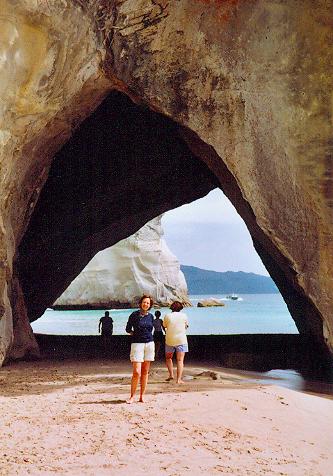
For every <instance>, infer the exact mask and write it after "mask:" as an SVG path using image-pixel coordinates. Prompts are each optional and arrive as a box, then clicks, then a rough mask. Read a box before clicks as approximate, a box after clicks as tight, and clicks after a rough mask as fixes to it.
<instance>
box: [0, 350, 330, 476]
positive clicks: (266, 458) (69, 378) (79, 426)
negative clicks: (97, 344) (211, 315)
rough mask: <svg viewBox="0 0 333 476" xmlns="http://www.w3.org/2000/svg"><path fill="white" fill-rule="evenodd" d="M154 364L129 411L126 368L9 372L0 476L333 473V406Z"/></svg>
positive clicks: (35, 365) (46, 367) (60, 366)
mask: <svg viewBox="0 0 333 476" xmlns="http://www.w3.org/2000/svg"><path fill="white" fill-rule="evenodd" d="M185 375H186V377H185V378H186V383H185V384H184V385H176V384H175V383H172V382H171V383H168V382H166V381H165V380H166V378H167V372H166V369H165V368H164V366H163V364H162V363H161V362H157V363H154V365H153V367H152V371H151V375H150V380H149V384H148V391H147V395H146V403H144V404H142V403H133V404H132V405H127V404H126V403H125V402H126V399H127V398H128V395H129V386H130V377H131V369H130V365H129V363H128V362H127V361H126V362H125V361H119V362H109V361H107V360H102V359H96V360H90V361H89V360H82V361H69V360H62V361H61V360H59V361H36V362H17V363H12V364H10V365H8V366H6V367H4V368H2V369H1V370H0V384H1V395H0V404H1V421H2V425H1V428H0V438H1V454H0V475H3V476H10V475H26V474H30V475H47V474H59V475H91V476H92V475H94V476H95V475H128V474H136V475H143V474H145V475H157V474H158V475H159V474H165V475H168V476H169V475H170V476H176V475H183V474H191V476H193V475H199V474H209V475H211V474H212V475H213V474H233V475H258V474H266V475H288V476H290V475H300V476H301V475H302V476H303V475H308V476H319V475H325V476H326V475H329V474H333V455H332V451H331V447H332V441H333V400H332V399H329V398H323V397H321V396H317V395H313V394H306V393H302V392H296V391H294V390H290V389H288V388H282V387H279V386H277V385H275V384H274V385H262V384H257V383H256V382H255V381H254V380H253V381H251V380H250V379H248V378H246V377H245V376H244V375H241V374H239V373H237V372H235V373H233V371H231V370H230V369H228V370H226V371H221V369H217V368H214V367H212V366H207V365H204V364H202V365H200V364H198V363H197V364H195V365H193V364H192V365H190V366H187V367H186V372H185Z"/></svg>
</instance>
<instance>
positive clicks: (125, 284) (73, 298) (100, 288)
mask: <svg viewBox="0 0 333 476" xmlns="http://www.w3.org/2000/svg"><path fill="white" fill-rule="evenodd" d="M142 294H149V295H150V296H152V298H153V299H154V304H156V305H158V306H168V305H170V304H171V303H172V302H173V301H176V300H178V301H181V302H182V303H183V304H184V305H187V306H188V305H190V301H189V299H188V294H187V286H186V281H185V278H184V275H183V273H182V272H181V271H180V264H179V262H178V260H177V258H176V257H175V256H174V255H173V254H172V253H171V251H170V250H169V248H168V246H167V244H166V242H165V240H164V238H163V228H162V225H161V217H157V218H155V219H154V220H151V221H150V222H149V223H147V224H146V225H145V226H144V227H142V228H141V229H140V230H139V231H137V232H136V233H134V235H132V236H131V237H129V238H126V239H125V240H122V241H121V242H119V243H117V244H116V245H114V246H112V247H111V248H108V249H106V250H103V251H100V252H99V253H98V254H97V255H96V256H95V257H94V258H93V259H92V260H91V261H90V262H89V264H88V265H87V266H86V267H85V268H84V269H83V271H81V273H80V274H79V275H78V276H77V277H76V278H75V279H74V281H73V282H72V283H71V284H70V286H69V287H68V288H67V289H66V291H65V292H64V293H63V294H62V295H61V296H60V298H58V299H57V301H56V302H55V304H54V307H61V308H83V309H87V308H100V309H105V308H106V309H107V308H114V307H119V308H125V307H129V308H133V307H137V305H138V301H139V299H140V297H141V296H142Z"/></svg>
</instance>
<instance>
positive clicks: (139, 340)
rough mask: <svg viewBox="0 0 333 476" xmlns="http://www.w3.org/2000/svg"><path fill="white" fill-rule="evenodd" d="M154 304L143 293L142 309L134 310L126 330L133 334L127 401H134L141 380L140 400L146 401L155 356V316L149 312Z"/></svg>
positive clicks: (140, 304) (140, 303)
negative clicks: (129, 394) (128, 396)
mask: <svg viewBox="0 0 333 476" xmlns="http://www.w3.org/2000/svg"><path fill="white" fill-rule="evenodd" d="M153 304H154V303H153V300H152V298H151V297H150V296H147V295H143V296H142V298H141V299H140V301H139V306H140V309H139V310H138V311H134V312H132V314H131V315H130V316H129V318H128V322H127V325H126V332H127V333H128V334H130V335H131V336H132V344H131V354H130V359H131V362H132V365H133V374H132V380H131V396H130V398H129V399H128V400H127V403H133V402H134V396H135V392H136V389H137V386H138V383H139V380H140V399H139V402H142V403H143V402H144V394H145V391H146V387H147V382H148V373H149V368H150V362H152V361H153V360H154V358H155V344H154V339H153V327H154V325H153V322H154V316H153V315H152V314H151V313H150V312H149V310H150V308H151V307H152V306H153Z"/></svg>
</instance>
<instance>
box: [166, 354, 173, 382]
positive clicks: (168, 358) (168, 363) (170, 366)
mask: <svg viewBox="0 0 333 476" xmlns="http://www.w3.org/2000/svg"><path fill="white" fill-rule="evenodd" d="M172 356H173V353H172V352H167V353H166V354H165V363H166V366H167V368H168V371H169V378H168V380H172V379H173V363H172Z"/></svg>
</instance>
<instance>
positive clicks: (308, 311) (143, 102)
mask: <svg viewBox="0 0 333 476" xmlns="http://www.w3.org/2000/svg"><path fill="white" fill-rule="evenodd" d="M30 3H31V2H28V1H25V0H21V1H20V2H16V4H15V7H14V6H13V3H12V2H10V1H9V0H3V2H2V4H1V8H2V17H1V21H2V22H4V26H5V28H4V30H3V31H4V32H5V35H4V40H3V43H2V44H1V47H2V49H3V50H4V51H5V52H6V55H4V56H3V57H4V58H6V61H7V63H6V71H3V72H2V75H3V78H2V79H4V80H5V81H3V82H2V83H1V84H6V85H7V88H6V90H5V92H4V94H3V97H2V104H1V106H2V109H1V110H2V114H3V125H2V129H1V141H2V144H3V150H2V156H1V159H0V160H1V162H0V164H1V172H2V173H1V183H0V186H1V195H0V214H1V228H0V234H1V242H2V245H1V269H0V272H1V274H0V286H1V289H0V291H1V292H0V299H1V302H0V310H1V316H2V317H1V321H0V334H1V336H2V339H1V341H0V360H1V361H2V360H4V358H5V357H6V356H7V355H8V351H9V348H10V346H11V344H12V323H13V321H14V327H15V345H14V348H12V353H13V354H14V355H23V354H24V353H26V352H27V351H29V348H30V351H34V350H35V347H34V342H33V339H32V337H31V336H30V340H29V339H27V336H28V335H29V326H28V323H27V320H28V318H29V319H35V318H36V317H38V315H39V314H40V313H41V312H42V310H43V308H44V307H45V306H46V305H48V304H49V303H50V302H51V300H52V299H54V298H55V297H56V294H57V293H58V292H59V291H61V290H62V288H63V289H64V287H66V285H67V284H68V282H69V279H70V277H71V275H73V273H77V272H78V271H79V269H82V267H83V266H84V264H85V263H86V262H87V260H88V259H89V257H90V256H91V255H92V254H93V252H94V251H96V249H98V248H99V247H101V246H102V245H103V246H104V244H105V243H104V241H105V237H106V236H107V235H108V236H109V237H110V238H109V241H108V243H107V244H108V245H110V244H112V242H116V241H118V240H119V239H121V238H123V237H125V236H128V235H129V234H131V233H132V232H133V231H135V230H136V229H138V228H139V227H140V226H141V225H142V224H143V223H144V222H145V221H147V220H149V219H150V218H152V217H153V216H156V215H157V214H159V213H161V212H163V211H165V210H167V209H169V208H172V207H174V206H177V205H180V204H181V203H184V202H186V201H190V200H193V199H195V198H198V197H199V196H202V195H203V194H205V193H207V192H208V191H209V190H210V189H212V188H213V187H215V186H220V187H221V188H222V189H223V190H224V192H225V193H226V195H227V196H228V197H229V198H230V199H231V201H232V202H233V203H234V205H235V206H236V208H237V210H238V212H239V213H240V215H241V216H242V217H243V219H244V221H245V223H246V224H247V226H248V228H249V231H250V233H251V235H252V237H253V241H254V245H255V247H256V249H257V251H258V253H259V255H260V256H261V258H262V260H263V262H264V264H265V265H266V267H267V269H268V270H269V272H270V274H271V276H272V277H273V278H274V280H275V281H276V283H277V285H278V286H279V288H280V290H281V292H282V294H283V296H284V298H285V300H286V302H287V304H288V306H289V309H290V311H291V314H292V316H293V317H294V319H295V322H296V324H297V326H298V328H299V330H300V332H301V333H304V334H307V335H309V336H310V337H311V338H312V339H313V340H314V341H315V342H316V345H317V347H318V349H319V348H324V349H327V350H331V351H332V349H333V337H332V326H333V322H332V316H331V310H332V304H333V302H332V301H333V298H332V296H333V279H332V269H333V266H332V265H333V262H332V261H333V253H332V251H333V249H332V247H333V245H332V243H333V241H332V235H333V233H332V232H333V230H332V159H331V152H332V140H331V138H332V125H331V115H332V111H331V109H332V107H331V104H332V102H331V91H332V85H333V84H332V83H333V78H332V73H331V71H332V65H331V58H332V44H333V42H332V28H331V24H330V22H329V20H327V19H328V18H330V16H329V13H330V11H331V9H332V6H333V4H332V2H325V4H320V5H319V6H316V7H314V6H313V2H311V1H310V0H305V1H302V2H296V4H297V5H298V7H299V9H298V8H297V7H295V4H293V5H290V6H289V5H288V4H287V3H286V2H284V1H273V0H272V1H270V0H268V1H267V0H266V1H259V0H254V1H251V2H243V1H241V0H239V1H238V2H235V1H232V2H229V1H225V2H217V1H215V0H214V1H206V0H205V1H204V0H196V1H190V0H182V1H180V2H166V1H164V0H159V1H158V2H157V1H153V0H138V1H136V2H132V1H129V0H128V1H127V0H125V1H122V2H111V4H110V2H105V1H103V0H86V1H75V0H72V1H68V2H67V4H66V5H65V4H61V5H59V4H58V2H55V1H54V2H53V1H49V2H42V1H41V2H34V4H33V5H31V4H30ZM32 41H33V42H34V44H35V45H36V48H35V50H34V51H35V53H34V55H33V54H32V53H31V50H29V48H28V47H27V45H29V42H30V44H31V42H32ZM282 52H283V54H282ZM8 71H9V72H10V74H8ZM6 74H7V75H6ZM9 78H12V79H13V80H12V81H10V79H9ZM126 96H127V97H126ZM128 97H129V98H131V99H132V100H133V101H134V103H132V102H131V101H129V99H128ZM103 100H104V101H103ZM99 104H100V105H99ZM98 105H99V106H98ZM97 106H98V107H97ZM96 107H97V109H96ZM112 108H113V109H112ZM94 109H96V110H95V112H93V111H94ZM88 116H89V117H88ZM87 117H88V119H86V120H85V122H83V123H82V125H81V126H80V127H79V128H78V125H79V124H80V123H81V122H82V121H83V120H84V119H85V118H87ZM110 118H112V120H111V119H110ZM94 121H95V123H94ZM122 121H123V122H122ZM126 121H127V122H126ZM91 123H93V125H92V126H91V127H88V124H91ZM120 123H122V124H124V125H123V126H122V127H119V124H120ZM125 123H126V124H125ZM117 127H118V129H117ZM75 129H77V131H76V134H75V135H74V136H73V137H72V138H71V139H70V140H68V139H69V137H70V135H71V134H72V133H73V131H74V130H75ZM138 130H140V134H142V136H140V134H138ZM111 131H112V133H111ZM80 137H81V138H80ZM138 138H141V140H140V139H139V140H137V139H138ZM116 139H118V141H117V140H116ZM120 139H122V147H123V149H122V151H118V150H117V144H118V145H119V140H120ZM66 142H67V143H66ZM63 144H65V145H64V146H63ZM84 144H86V146H84ZM87 144H90V146H92V145H93V150H94V155H92V153H91V149H90V150H89V149H88V148H87ZM152 144H154V146H152ZM111 145H112V147H113V148H112V147H111ZM129 145H130V146H131V147H130V148H129ZM62 146H63V148H62V149H61V147H62ZM108 147H110V148H111V152H112V153H111V155H112V162H110V160H109V159H107V157H109V155H107V154H106V153H105V152H106V148H108ZM99 148H100V149H101V153H98V154H97V155H96V154H95V151H96V150H99ZM59 149H60V150H59ZM142 149H144V151H143V150H142ZM148 149H150V150H149V152H150V154H149V157H148V158H147V155H144V153H143V152H145V154H146V152H147V150H148ZM103 151H104V152H103ZM80 157H81V158H82V157H83V160H82V161H81V162H80V160H79V159H80ZM53 158H54V160H53ZM51 164H52V166H51ZM50 167H51V168H50ZM62 167H64V169H62ZM66 167H69V169H70V168H71V167H72V173H71V172H68V173H67V174H66V173H64V170H65V168H66ZM60 171H62V172H61V174H60ZM129 171H130V173H129ZM49 172H50V173H49ZM87 172H89V173H87ZM74 173H75V175H74ZM88 176H90V177H94V181H96V182H97V183H98V184H99V186H98V188H97V189H95V188H93V187H92V186H91V185H92V180H91V178H90V179H89V178H87V177H88ZM147 176H149V178H150V179H152V181H153V182H154V184H156V188H150V189H149V190H147V187H145V186H146V183H147ZM47 177H48V178H47ZM162 183H163V185H164V186H163V187H162V186H161V184H162ZM166 183H167V185H168V186H165V184H166ZM142 189H143V190H144V192H145V193H142ZM106 192H107V193H106ZM55 197H57V199H56V200H55ZM138 197H140V198H138ZM69 198H71V199H72V200H73V201H72V202H71V204H70V201H69V200H68V199H69ZM74 203H76V204H78V203H79V204H80V209H79V212H78V213H76V211H77V208H76V207H75V206H74V205H73V204H74ZM69 204H70V205H69ZM69 206H70V207H72V208H74V210H73V209H69ZM94 207H95V209H97V208H98V211H97V213H96V214H95V215H91V213H89V216H90V218H89V220H88V221H87V220H85V218H87V217H88V212H91V211H92V210H93V209H94ZM73 212H74V213H73ZM46 216H47V220H45V217H46ZM70 216H74V219H71V218H70ZM50 218H51V219H50ZM69 229H70V230H71V232H70V233H69V232H68V230H69ZM73 252H75V255H74V254H73Z"/></svg>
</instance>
